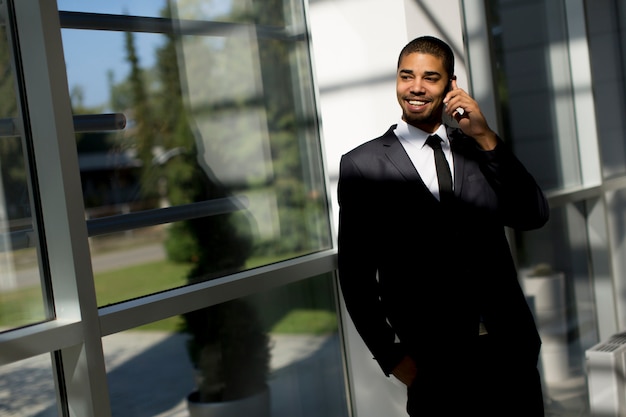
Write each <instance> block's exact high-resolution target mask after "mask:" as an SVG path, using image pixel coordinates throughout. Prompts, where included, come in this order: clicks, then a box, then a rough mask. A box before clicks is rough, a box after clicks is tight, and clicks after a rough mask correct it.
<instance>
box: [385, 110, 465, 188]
mask: <svg viewBox="0 0 626 417" xmlns="http://www.w3.org/2000/svg"><path fill="white" fill-rule="evenodd" d="M394 133H395V134H396V136H397V137H398V139H400V143H401V144H402V146H403V147H404V149H405V151H406V153H407V154H408V155H409V158H410V159H411V162H413V165H414V166H415V168H416V169H417V172H418V173H419V174H420V177H422V181H424V184H426V187H428V189H429V190H430V192H431V193H432V194H433V195H434V196H435V197H436V198H437V199H439V182H438V181H437V169H436V168H435V154H434V152H433V149H432V148H431V147H430V146H428V145H426V139H427V138H428V136H430V135H435V134H436V135H439V137H440V138H441V139H442V142H441V148H442V149H443V154H444V155H445V157H446V160H447V161H448V165H450V172H451V173H452V186H453V187H454V160H453V158H452V151H451V150H450V140H449V139H448V133H447V131H446V127H445V125H443V124H442V125H441V126H439V129H437V131H435V132H433V133H428V132H425V131H423V130H421V129H418V128H416V127H414V126H411V125H409V124H408V123H406V122H405V121H404V120H400V121H399V122H398V126H397V127H396V129H395V130H394Z"/></svg>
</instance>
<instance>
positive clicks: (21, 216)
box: [0, 25, 53, 329]
mask: <svg viewBox="0 0 626 417" xmlns="http://www.w3.org/2000/svg"><path fill="white" fill-rule="evenodd" d="M9 26H10V25H2V30H1V31H0V92H1V95H2V100H1V101H0V176H1V177H0V328H1V329H8V328H13V327H20V326H24V325H27V324H32V323H35V322H37V321H42V320H45V319H47V318H50V317H52V314H53V313H52V312H51V311H48V310H47V308H46V302H45V300H46V299H47V298H46V297H45V296H44V285H42V283H43V281H42V276H41V273H40V266H41V257H40V253H39V249H38V243H37V242H38V240H39V239H38V235H37V231H36V230H37V222H36V220H35V218H36V213H37V211H36V209H35V208H34V206H33V199H32V187H31V175H30V171H29V167H30V163H29V162H28V158H29V157H30V156H29V154H28V151H27V150H28V149H29V146H28V144H27V141H28V140H29V139H28V137H27V135H26V134H25V133H24V132H25V127H24V125H23V122H22V120H21V119H20V117H21V114H22V112H21V109H20V103H19V92H17V91H18V90H17V88H18V84H21V82H20V81H19V80H18V79H17V77H16V75H15V73H14V68H15V65H14V64H15V63H14V62H13V57H12V49H11V47H10V43H9V40H8V38H7V33H8V32H7V31H8V27H9Z"/></svg>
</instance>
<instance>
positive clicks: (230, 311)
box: [103, 275, 348, 417]
mask: <svg viewBox="0 0 626 417" xmlns="http://www.w3.org/2000/svg"><path fill="white" fill-rule="evenodd" d="M333 282H334V281H333V280H332V277H331V276H329V275H328V276H319V277H315V278H312V279H308V280H305V281H301V282H297V283H294V284H290V285H287V286H283V287H280V288H276V289H273V290H269V291H266V292H263V293H259V294H255V295H253V296H250V297H246V298H243V299H237V300H234V301H229V302H226V303H223V304H219V305H217V306H213V307H209V308H206V309H203V310H199V311H195V312H192V313H190V314H189V315H186V316H185V318H183V317H175V318H172V319H168V320H165V321H162V322H157V323H152V324H151V325H149V326H145V327H142V328H138V329H133V330H130V331H126V332H123V333H119V334H115V335H111V336H107V337H105V338H104V339H103V344H104V350H105V357H106V366H107V375H108V382H109V390H110V395H111V406H112V409H113V415H114V416H120V417H122V416H123V417H134V416H187V415H192V416H193V415H196V414H194V413H191V414H189V413H190V410H191V409H193V410H195V409H203V408H205V407H209V408H211V407H221V408H225V407H235V411H232V412H231V413H232V414H228V415H242V416H244V415H245V416H257V415H258V416H272V417H282V416H284V417H304V416H311V417H313V416H325V417H347V416H348V411H347V402H346V390H345V386H344V373H343V362H342V356H341V349H340V345H339V337H338V332H337V318H336V314H335V299H334V296H333V294H334V287H333ZM200 393H201V394H200ZM200 398H202V399H203V401H199V399H200ZM254 412H258V413H259V414H254ZM200 415H213V414H200ZM220 415H221V414H220Z"/></svg>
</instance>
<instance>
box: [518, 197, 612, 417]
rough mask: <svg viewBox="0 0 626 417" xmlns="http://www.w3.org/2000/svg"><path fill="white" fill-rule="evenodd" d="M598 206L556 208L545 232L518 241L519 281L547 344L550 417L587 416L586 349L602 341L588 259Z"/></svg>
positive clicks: (543, 365)
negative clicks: (559, 416)
mask: <svg viewBox="0 0 626 417" xmlns="http://www.w3.org/2000/svg"><path fill="white" fill-rule="evenodd" d="M595 204H596V202H594V201H588V202H584V203H577V204H569V205H567V206H564V207H556V208H553V209H552V212H551V214H550V216H551V217H550V221H549V223H548V224H547V225H546V226H545V227H544V228H542V229H539V230H536V231H533V232H527V233H523V234H520V235H519V236H518V237H517V242H516V245H517V246H518V253H519V254H520V259H519V267H520V269H519V278H520V283H521V284H522V286H523V288H524V292H525V294H526V297H527V300H528V302H529V305H530V306H531V309H532V310H533V313H534V315H535V319H536V322H537V325H538V328H539V333H540V335H541V338H542V341H543V344H542V347H541V357H540V363H541V373H542V377H543V383H544V386H545V399H546V407H547V408H546V410H547V415H550V413H551V412H552V411H554V412H555V413H557V412H563V411H564V410H567V411H568V412H572V413H573V414H572V415H586V414H583V412H586V410H588V409H587V407H588V393H587V385H586V376H585V350H586V349H588V348H590V347H591V346H593V345H594V344H596V343H597V341H598V333H597V324H596V323H597V321H596V320H597V319H596V313H595V308H596V306H595V305H594V294H593V282H592V280H591V278H590V277H591V276H592V272H591V269H592V266H591V265H590V264H589V257H588V256H587V248H588V247H589V245H590V244H589V237H588V232H587V230H588V228H587V221H588V212H589V211H592V210H593V206H594V205H595ZM605 266H606V265H605ZM597 269H598V270H599V269H601V268H600V266H598V267H597ZM567 415H569V414H567Z"/></svg>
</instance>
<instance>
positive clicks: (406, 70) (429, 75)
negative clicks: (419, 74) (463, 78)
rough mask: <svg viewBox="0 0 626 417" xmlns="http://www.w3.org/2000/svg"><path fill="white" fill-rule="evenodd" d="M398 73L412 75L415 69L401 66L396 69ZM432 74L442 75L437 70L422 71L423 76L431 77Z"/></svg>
mask: <svg viewBox="0 0 626 417" xmlns="http://www.w3.org/2000/svg"><path fill="white" fill-rule="evenodd" d="M398 73H399V74H409V75H414V74H415V71H413V70H411V69H404V68H401V69H400V70H398ZM433 75H435V76H437V77H442V75H441V73H440V72H437V71H425V72H424V76H426V77H432V76H433Z"/></svg>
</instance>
